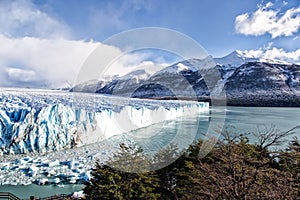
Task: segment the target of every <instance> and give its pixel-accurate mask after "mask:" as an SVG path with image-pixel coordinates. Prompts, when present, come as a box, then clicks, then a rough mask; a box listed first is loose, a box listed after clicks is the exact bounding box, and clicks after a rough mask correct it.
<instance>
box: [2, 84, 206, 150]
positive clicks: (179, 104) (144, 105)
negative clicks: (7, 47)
mask: <svg viewBox="0 0 300 200" xmlns="http://www.w3.org/2000/svg"><path fill="white" fill-rule="evenodd" d="M208 110H209V104H208V103H203V102H192V101H174V100H173V101H158V100H146V99H128V98H121V97H111V96H104V95H99V94H87V93H70V92H64V91H49V90H36V89H35V90H32V89H12V88H2V89H1V91H0V154H25V153H32V152H34V153H45V152H50V151H57V150H62V149H69V148H73V147H78V146H84V145H88V144H92V143H96V142H100V141H103V140H105V139H108V138H111V137H113V136H116V135H121V134H123V133H127V132H130V131H133V130H137V129H139V128H143V127H147V126H150V125H153V124H156V123H160V122H164V121H168V120H173V119H175V118H180V117H185V116H190V115H199V113H201V112H205V111H208Z"/></svg>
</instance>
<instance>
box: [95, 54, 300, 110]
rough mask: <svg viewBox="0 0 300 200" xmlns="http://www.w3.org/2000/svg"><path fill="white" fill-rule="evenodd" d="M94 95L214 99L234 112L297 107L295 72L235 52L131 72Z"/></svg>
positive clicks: (299, 93)
mask: <svg viewBox="0 0 300 200" xmlns="http://www.w3.org/2000/svg"><path fill="white" fill-rule="evenodd" d="M96 92H97V93H101V94H112V95H117V96H126V97H134V98H158V99H159V98H171V99H176V98H192V99H194V98H198V99H200V100H207V99H210V97H211V96H214V97H216V98H218V97H219V98H226V101H227V105H238V106H300V66H299V65H296V64H292V63H288V62H285V61H280V60H274V59H268V58H263V57H253V56H249V55H248V54H247V53H245V52H242V51H234V52H232V53H230V54H228V55H227V56H224V57H222V58H212V57H207V58H205V59H189V60H184V61H181V62H178V63H175V64H173V65H171V66H168V67H166V68H164V69H162V70H159V71H158V72H156V73H154V74H153V75H149V74H147V73H146V72H145V71H144V70H138V71H133V72H131V73H129V74H127V75H125V76H123V77H119V78H116V79H113V80H112V81H110V82H109V83H107V84H106V85H104V86H103V87H102V88H100V89H98V90H97V91H96ZM225 95H226V97H225Z"/></svg>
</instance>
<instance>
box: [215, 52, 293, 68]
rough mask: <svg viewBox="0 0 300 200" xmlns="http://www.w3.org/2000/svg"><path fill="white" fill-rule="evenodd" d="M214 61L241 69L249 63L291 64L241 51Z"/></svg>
mask: <svg viewBox="0 0 300 200" xmlns="http://www.w3.org/2000/svg"><path fill="white" fill-rule="evenodd" d="M214 61H215V63H216V64H218V65H225V66H228V67H239V66H241V65H242V64H244V63H248V62H266V63H270V64H284V65H288V64H291V63H289V62H286V61H281V60H276V59H270V58H265V57H256V56H254V55H251V54H249V53H247V52H244V51H239V50H236V51H233V52H231V53H230V54H228V55H226V56H224V57H221V58H214Z"/></svg>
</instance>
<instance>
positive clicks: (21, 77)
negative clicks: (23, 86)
mask: <svg viewBox="0 0 300 200" xmlns="http://www.w3.org/2000/svg"><path fill="white" fill-rule="evenodd" d="M5 71H6V72H7V76H8V77H9V78H10V79H11V80H12V81H20V82H32V81H36V80H37V76H36V73H35V71H33V70H25V69H19V68H13V67H8V68H6V69H5Z"/></svg>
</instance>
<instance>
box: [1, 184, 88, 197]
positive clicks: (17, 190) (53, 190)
mask: <svg viewBox="0 0 300 200" xmlns="http://www.w3.org/2000/svg"><path fill="white" fill-rule="evenodd" d="M83 187H84V185H79V184H78V185H65V186H64V187H58V186H53V185H44V186H40V185H35V184H32V185H25V186H24V185H18V186H15V185H1V186H0V192H10V193H12V194H14V195H15V196H17V197H19V198H22V199H29V197H30V196H35V197H39V198H40V197H47V196H52V195H58V194H71V193H73V192H75V191H80V190H82V188H83Z"/></svg>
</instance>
